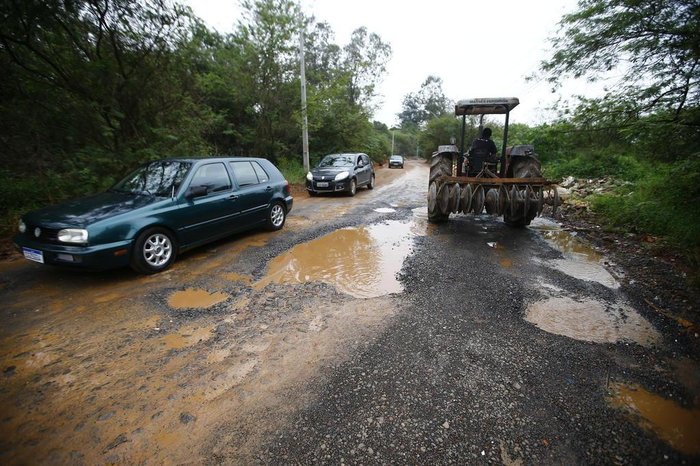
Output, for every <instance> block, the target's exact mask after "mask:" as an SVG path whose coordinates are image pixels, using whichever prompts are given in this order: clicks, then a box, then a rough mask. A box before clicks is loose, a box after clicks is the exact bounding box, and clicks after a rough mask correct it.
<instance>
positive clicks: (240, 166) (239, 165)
mask: <svg viewBox="0 0 700 466" xmlns="http://www.w3.org/2000/svg"><path fill="white" fill-rule="evenodd" d="M230 163H231V169H232V170H233V175H234V176H235V177H236V181H237V182H238V186H239V187H241V188H242V187H243V186H250V185H252V184H258V183H259V182H260V180H258V175H257V174H256V173H255V169H254V168H253V165H252V164H251V163H250V162H230Z"/></svg>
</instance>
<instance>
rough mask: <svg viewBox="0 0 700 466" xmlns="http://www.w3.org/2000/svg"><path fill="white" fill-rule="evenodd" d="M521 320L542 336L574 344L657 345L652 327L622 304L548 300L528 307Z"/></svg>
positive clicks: (565, 299)
mask: <svg viewBox="0 0 700 466" xmlns="http://www.w3.org/2000/svg"><path fill="white" fill-rule="evenodd" d="M525 320H527V321H528V322H530V323H533V324H535V325H536V326H538V327H539V328H541V329H542V330H544V331H546V332H549V333H554V334H557V335H564V336H567V337H569V338H573V339H575V340H582V341H592V342H595V343H616V342H618V341H633V342H636V343H638V344H640V345H642V346H650V345H653V344H659V343H660V342H661V336H660V335H659V333H658V332H657V331H656V330H655V329H654V327H652V325H651V324H650V323H649V322H648V321H647V320H646V319H644V318H643V317H642V316H641V315H639V314H638V313H637V311H635V310H634V309H632V308H631V307H629V306H627V305H625V304H615V305H614V306H606V305H604V304H602V303H599V302H597V301H592V300H583V301H575V300H573V299H571V298H566V297H563V298H559V297H557V298H554V297H552V298H548V299H545V300H543V301H538V302H536V303H533V304H531V305H530V306H529V307H528V309H527V313H526V316H525Z"/></svg>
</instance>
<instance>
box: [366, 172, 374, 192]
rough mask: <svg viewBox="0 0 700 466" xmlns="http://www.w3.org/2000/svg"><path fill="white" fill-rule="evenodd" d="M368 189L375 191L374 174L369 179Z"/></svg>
mask: <svg viewBox="0 0 700 466" xmlns="http://www.w3.org/2000/svg"><path fill="white" fill-rule="evenodd" d="M367 189H374V173H372V176H371V177H370V179H369V184H368V185H367Z"/></svg>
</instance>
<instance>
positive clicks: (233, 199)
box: [228, 194, 238, 201]
mask: <svg viewBox="0 0 700 466" xmlns="http://www.w3.org/2000/svg"><path fill="white" fill-rule="evenodd" d="M228 198H229V199H231V200H232V201H235V200H236V199H238V195H237V194H231V195H230V196H229V197H228Z"/></svg>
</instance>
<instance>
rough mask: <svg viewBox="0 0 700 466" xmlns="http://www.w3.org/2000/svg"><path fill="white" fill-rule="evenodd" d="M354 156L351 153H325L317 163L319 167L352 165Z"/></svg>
mask: <svg viewBox="0 0 700 466" xmlns="http://www.w3.org/2000/svg"><path fill="white" fill-rule="evenodd" d="M354 160H355V157H353V156H351V155H326V156H325V157H323V160H321V163H319V164H318V166H319V167H352V166H353V165H355V163H354Z"/></svg>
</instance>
